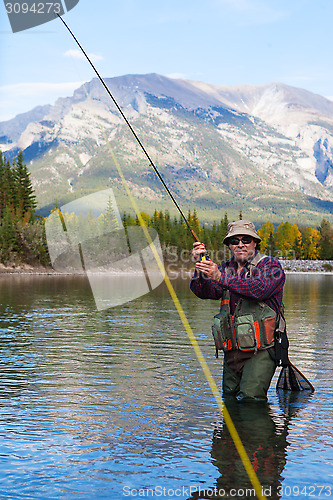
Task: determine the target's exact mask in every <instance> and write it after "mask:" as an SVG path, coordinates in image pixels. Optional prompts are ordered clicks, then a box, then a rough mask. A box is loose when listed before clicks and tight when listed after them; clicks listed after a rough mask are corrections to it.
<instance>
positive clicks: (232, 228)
mask: <svg viewBox="0 0 333 500" xmlns="http://www.w3.org/2000/svg"><path fill="white" fill-rule="evenodd" d="M241 235H249V236H252V238H253V239H255V240H257V241H261V238H260V236H259V235H258V233H257V232H256V228H255V227H254V224H253V222H249V221H247V220H236V221H235V222H230V224H228V233H227V235H226V237H225V238H224V240H223V243H224V244H225V245H228V239H229V238H231V237H232V236H241Z"/></svg>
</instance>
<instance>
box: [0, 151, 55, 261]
mask: <svg viewBox="0 0 333 500" xmlns="http://www.w3.org/2000/svg"><path fill="white" fill-rule="evenodd" d="M0 262H2V263H4V264H6V263H8V262H10V263H16V262H26V263H31V264H47V263H48V262H49V257H48V252H47V246H46V241H45V230H44V220H43V219H41V218H38V217H36V198H35V194H34V190H33V187H32V184H31V180H30V174H29V171H28V169H27V167H26V165H25V164H24V163H23V154H22V152H19V154H18V155H17V158H16V159H14V160H13V162H12V165H11V164H10V163H9V161H8V160H7V159H6V158H5V157H3V155H2V152H1V151H0Z"/></svg>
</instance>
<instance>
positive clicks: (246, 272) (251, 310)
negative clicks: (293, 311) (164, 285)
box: [190, 220, 285, 401]
mask: <svg viewBox="0 0 333 500" xmlns="http://www.w3.org/2000/svg"><path fill="white" fill-rule="evenodd" d="M260 241H261V238H260V237H259V235H258V234H257V232H256V230H255V227H254V224H253V223H252V222H248V221H244V220H240V221H236V222H232V223H230V224H229V225H228V233H227V235H226V237H225V238H224V240H223V243H224V244H225V245H227V246H228V247H229V249H230V251H231V254H232V258H231V259H230V260H229V261H227V262H222V264H221V265H219V266H218V265H217V264H215V263H214V262H213V261H211V260H200V258H201V257H200V256H201V254H205V253H206V249H205V246H204V244H203V243H200V242H195V243H193V251H192V253H193V256H194V258H195V260H196V264H195V268H196V269H195V273H194V276H193V278H192V280H191V285H190V286H191V290H192V292H193V293H195V295H197V296H198V297H199V298H201V299H215V300H218V299H221V308H220V313H219V314H217V315H216V316H215V318H214V325H213V335H214V340H215V345H216V354H217V352H218V349H223V351H224V366H223V393H224V395H228V394H229V395H234V396H236V398H237V399H238V400H239V401H243V400H249V401H266V400H267V390H268V388H269V385H270V382H271V379H272V377H273V375H274V371H275V366H276V363H275V361H274V359H275V356H274V338H275V337H274V332H275V330H276V329H277V327H278V324H279V321H280V315H281V314H282V297H283V285H284V282H285V274H284V272H283V269H282V267H281V265H280V263H279V261H278V260H277V259H276V258H275V257H268V256H264V255H262V254H260V253H259V247H260Z"/></svg>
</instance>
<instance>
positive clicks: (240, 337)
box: [212, 253, 280, 357]
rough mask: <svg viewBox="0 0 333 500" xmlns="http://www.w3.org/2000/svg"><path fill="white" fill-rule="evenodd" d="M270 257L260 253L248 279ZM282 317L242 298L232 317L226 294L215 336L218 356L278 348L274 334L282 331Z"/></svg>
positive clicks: (216, 322) (216, 320)
mask: <svg viewBox="0 0 333 500" xmlns="http://www.w3.org/2000/svg"><path fill="white" fill-rule="evenodd" d="M266 257H267V256H266V255H262V254H260V253H257V255H256V256H255V257H254V258H253V259H252V261H251V262H250V263H249V268H248V271H247V273H246V278H249V277H251V276H252V272H253V270H254V269H255V267H256V266H257V265H258V263H259V262H260V261H261V260H262V259H264V258H266ZM232 272H233V269H231V268H227V269H226V273H227V274H231V273H232ZM279 320H280V318H279V315H278V314H276V312H275V311H274V310H273V309H272V308H271V307H269V306H268V305H267V304H265V303H264V302H258V301H254V300H251V299H244V298H241V299H240V300H239V302H238V303H237V305H236V308H235V312H234V314H231V313H230V293H229V290H224V292H223V296H222V300H221V307H220V312H219V314H216V316H214V324H213V326H212V333H213V337H214V342H215V348H216V353H215V356H216V357H218V351H219V350H223V351H230V350H231V349H239V350H241V351H257V350H263V349H268V348H269V347H273V346H274V340H275V337H274V333H275V330H276V329H277V328H278V327H279Z"/></svg>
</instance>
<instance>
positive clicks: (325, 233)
mask: <svg viewBox="0 0 333 500" xmlns="http://www.w3.org/2000/svg"><path fill="white" fill-rule="evenodd" d="M141 216H142V218H143V220H144V221H145V224H146V225H147V226H150V227H153V228H154V229H156V231H157V233H158V234H159V238H160V242H161V244H162V246H163V247H174V248H175V249H177V253H178V255H180V254H181V252H182V251H183V250H184V249H190V248H192V243H193V237H192V235H191V233H190V232H189V230H188V228H187V227H186V225H185V224H184V222H183V220H182V219H181V218H176V217H174V218H171V217H170V214H169V212H168V211H164V212H162V211H159V212H158V211H157V210H155V212H154V214H153V215H152V216H149V215H148V214H146V213H144V212H141ZM239 218H240V219H242V218H243V215H242V213H240V214H239ZM187 220H188V222H189V225H190V227H191V228H192V229H193V231H194V232H195V233H196V235H197V236H198V238H199V239H200V241H202V242H203V243H204V244H205V246H206V248H207V250H208V251H210V252H213V254H215V255H216V252H219V251H220V249H221V248H223V247H224V245H223V239H224V237H225V235H226V234H227V226H228V223H229V221H228V214H227V213H226V214H225V215H224V217H223V218H222V219H221V221H220V222H214V223H213V225H212V226H211V227H206V226H205V225H204V226H203V225H201V224H200V221H199V219H198V216H197V213H196V211H195V210H194V212H193V214H192V213H190V212H188V214H187ZM123 224H124V226H125V227H126V226H128V225H134V224H135V225H139V221H138V218H137V217H136V218H133V217H131V216H130V215H127V214H126V213H125V214H124V218H123ZM258 234H259V236H260V237H261V239H262V241H261V244H260V251H261V252H262V253H265V254H266V255H271V256H275V257H278V258H284V259H297V260H318V259H320V260H333V227H332V225H331V224H330V222H329V221H327V220H326V219H323V220H322V222H321V224H320V226H319V227H318V228H313V227H308V226H297V225H296V224H290V222H281V224H280V225H279V226H278V227H277V228H276V229H275V227H274V225H273V224H272V222H270V221H268V222H266V223H265V224H264V225H263V226H262V227H261V228H260V229H258ZM226 255H227V256H228V253H227V254H226Z"/></svg>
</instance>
